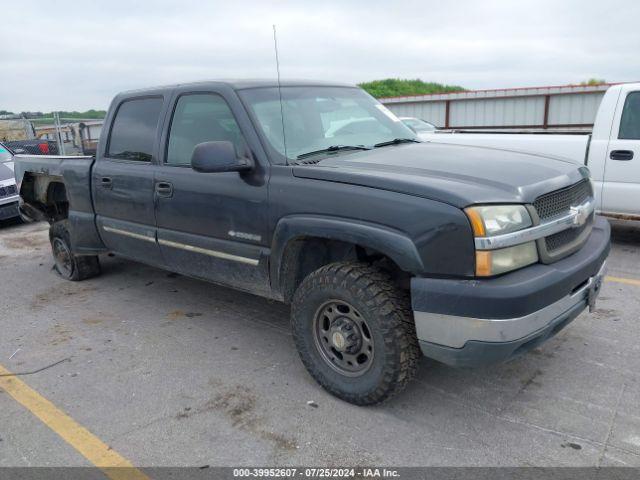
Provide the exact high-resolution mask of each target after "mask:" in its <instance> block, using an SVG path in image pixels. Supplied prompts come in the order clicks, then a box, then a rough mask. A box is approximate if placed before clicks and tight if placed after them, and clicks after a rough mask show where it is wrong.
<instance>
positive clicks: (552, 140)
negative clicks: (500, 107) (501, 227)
mask: <svg viewBox="0 0 640 480" xmlns="http://www.w3.org/2000/svg"><path fill="white" fill-rule="evenodd" d="M421 138H422V139H423V140H426V141H431V142H438V143H448V144H457V145H475V146H485V147H493V148H501V149H506V150H518V151H524V152H529V153H537V154H541V155H546V156H555V157H564V158H566V159H568V160H571V161H573V162H575V163H580V164H585V165H586V166H587V167H588V168H589V170H590V171H591V177H592V179H593V182H594V186H595V194H596V210H597V211H598V213H600V214H602V215H606V216H609V217H612V218H618V219H623V220H640V83H627V84H622V85H614V86H612V87H610V88H609V89H608V90H607V92H606V93H605V95H604V97H603V98H602V102H601V103H600V107H599V109H598V114H597V115H596V119H595V123H594V125H593V131H592V132H591V134H590V135H589V134H565V135H558V134H552V133H548V134H547V133H545V134H540V133H538V134H536V133H530V134H522V133H517V134H514V133H512V134H510V133H481V132H478V133H459V132H455V131H453V132H444V131H438V132H433V133H426V134H424V135H421Z"/></svg>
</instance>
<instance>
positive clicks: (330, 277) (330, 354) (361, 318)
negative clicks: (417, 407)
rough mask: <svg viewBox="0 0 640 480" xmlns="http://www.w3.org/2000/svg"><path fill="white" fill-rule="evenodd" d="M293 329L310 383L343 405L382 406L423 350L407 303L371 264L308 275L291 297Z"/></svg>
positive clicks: (333, 266)
mask: <svg viewBox="0 0 640 480" xmlns="http://www.w3.org/2000/svg"><path fill="white" fill-rule="evenodd" d="M291 322H292V329H293V338H294V340H295V343H296V346H297V348H298V352H299V353H300V358H301V359H302V362H303V363H304V365H305V367H306V368H307V370H308V371H309V373H310V374H311V376H312V377H313V378H314V379H315V380H316V381H317V382H318V383H319V384H320V385H321V386H322V387H323V388H325V389H326V390H327V391H328V392H330V393H332V394H333V395H335V396H337V397H339V398H341V399H343V400H345V401H347V402H350V403H353V404H356V405H373V404H377V403H381V402H383V401H385V400H388V399H389V398H391V397H392V396H394V395H395V394H397V393H399V392H400V391H402V390H403V389H404V388H405V387H406V386H407V384H408V383H409V381H410V380H411V379H412V378H413V377H414V376H415V373H416V370H417V365H418V360H419V358H420V348H419V346H418V340H417V337H416V332H415V324H414V320H413V315H412V312H411V305H410V301H409V298H408V296H407V295H406V293H404V292H403V291H402V290H400V289H399V288H398V287H397V286H396V285H394V283H393V282H392V280H391V278H390V277H389V276H388V275H386V274H385V273H383V272H382V271H380V270H379V269H377V268H375V267H373V266H371V265H369V264H365V263H356V262H349V263H347V262H341V263H333V264H330V265H327V266H324V267H322V268H320V269H318V270H316V271H315V272H313V273H311V274H310V275H309V276H307V277H306V278H305V279H304V280H303V282H302V283H301V284H300V286H299V287H298V289H297V290H296V292H295V295H294V297H293V302H292V309H291Z"/></svg>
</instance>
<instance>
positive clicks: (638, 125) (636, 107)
mask: <svg viewBox="0 0 640 480" xmlns="http://www.w3.org/2000/svg"><path fill="white" fill-rule="evenodd" d="M618 138H620V139H625V140H640V92H631V93H630V94H629V95H627V99H626V100H625V102H624V109H623V110H622V119H621V120H620V133H619V135H618Z"/></svg>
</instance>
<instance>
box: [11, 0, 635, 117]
mask: <svg viewBox="0 0 640 480" xmlns="http://www.w3.org/2000/svg"><path fill="white" fill-rule="evenodd" d="M0 12H1V15H2V23H1V24H0V71H1V75H0V110H2V109H6V110H11V111H24V110H31V111H35V110H40V111H49V110H54V109H59V110H85V109H89V108H96V109H104V108H106V107H107V106H108V103H109V101H110V99H111V97H112V96H113V95H114V94H115V93H117V92H118V91H120V90H126V89H131V88H138V87H145V86H152V85H158V84H166V83H177V82H185V81H191V80H202V79H213V78H248V77H253V78H273V77H275V63H274V53H273V37H272V24H274V23H275V24H277V28H278V42H279V47H280V64H281V73H282V77H283V78H315V79H322V80H337V81H347V82H353V83H356V82H360V81H366V80H372V79H378V78H387V77H401V78H421V79H423V80H427V81H437V82H443V83H449V84H458V85H462V86H464V87H466V88H469V89H476V88H502V87H519V86H537V85H553V84H566V83H574V82H580V81H582V80H586V79H588V78H590V77H598V78H604V79H606V80H608V81H633V80H640V61H638V51H639V50H640V28H638V20H639V19H640V2H639V1H637V0H624V1H623V0H608V1H606V2H603V1H602V0H596V1H594V0H576V1H574V0H570V1H562V0H554V1H547V0H535V1H525V0H518V1H497V0H482V1H462V0H456V1H453V0H450V1H432V0H422V1H419V2H418V1H393V0H386V1H378V0H364V1H359V0H354V1H349V0H341V1H332V0H313V1H307V0H298V1H295V2H293V1H292V2H285V1H281V2H278V1H273V0H272V1H258V0H255V1H243V0H235V1H230V0H226V1H216V0H208V1H190V0H174V1H170V2H169V1H156V2H153V1H151V0H149V1H145V2H142V1H140V2H135V1H132V0H125V1H122V0H109V1H102V2H93V1H81V0H76V1H60V0H58V1H55V2H52V1H50V0H47V1H44V0H43V1H31V0H20V1H11V2H4V3H3V5H2V8H1V9H0Z"/></svg>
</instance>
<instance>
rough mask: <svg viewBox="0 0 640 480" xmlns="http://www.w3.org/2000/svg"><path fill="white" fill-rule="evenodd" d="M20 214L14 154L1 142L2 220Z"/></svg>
mask: <svg viewBox="0 0 640 480" xmlns="http://www.w3.org/2000/svg"><path fill="white" fill-rule="evenodd" d="M18 216H20V213H19V212H18V189H17V187H16V178H15V176H14V173H13V154H12V153H11V152H10V151H9V149H8V148H7V147H5V146H4V145H3V144H2V143H0V220H7V219H9V218H14V217H18Z"/></svg>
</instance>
